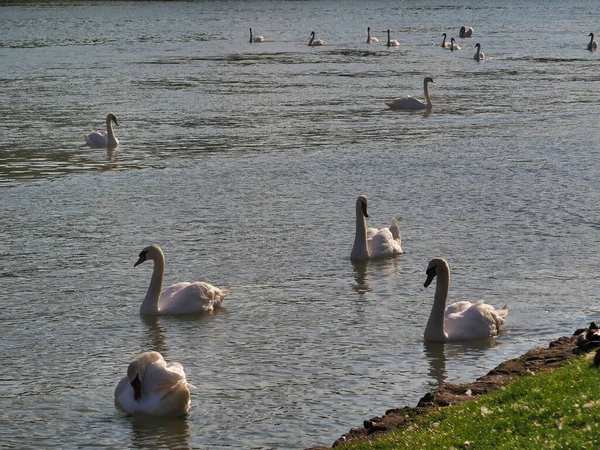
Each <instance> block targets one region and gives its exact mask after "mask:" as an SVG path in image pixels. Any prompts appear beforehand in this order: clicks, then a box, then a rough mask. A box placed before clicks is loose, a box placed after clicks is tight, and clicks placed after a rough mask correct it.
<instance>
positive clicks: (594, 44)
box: [587, 33, 598, 51]
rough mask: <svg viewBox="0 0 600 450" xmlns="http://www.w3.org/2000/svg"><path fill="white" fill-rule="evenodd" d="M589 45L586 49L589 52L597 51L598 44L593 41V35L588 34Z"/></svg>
mask: <svg viewBox="0 0 600 450" xmlns="http://www.w3.org/2000/svg"><path fill="white" fill-rule="evenodd" d="M589 37H590V43H589V44H588V47H587V49H588V50H590V51H594V50H598V43H597V42H596V41H595V40H594V33H590V34H589Z"/></svg>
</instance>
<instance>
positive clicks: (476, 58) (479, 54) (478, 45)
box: [473, 43, 485, 61]
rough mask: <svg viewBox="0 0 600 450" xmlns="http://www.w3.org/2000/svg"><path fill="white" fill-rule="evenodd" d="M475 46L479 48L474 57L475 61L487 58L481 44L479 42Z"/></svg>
mask: <svg viewBox="0 0 600 450" xmlns="http://www.w3.org/2000/svg"><path fill="white" fill-rule="evenodd" d="M475 47H476V48H477V52H476V53H475V56H473V59H474V60H475V61H481V60H482V59H485V55H484V54H483V52H482V51H481V45H480V44H479V43H477V44H475Z"/></svg>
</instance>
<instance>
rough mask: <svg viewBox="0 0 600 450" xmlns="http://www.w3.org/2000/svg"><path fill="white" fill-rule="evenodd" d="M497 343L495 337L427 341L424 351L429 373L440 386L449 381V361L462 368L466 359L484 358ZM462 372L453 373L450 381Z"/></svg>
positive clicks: (456, 378)
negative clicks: (477, 339) (457, 340)
mask: <svg viewBox="0 0 600 450" xmlns="http://www.w3.org/2000/svg"><path fill="white" fill-rule="evenodd" d="M496 345H498V343H497V342H496V339H494V338H489V339H484V340H481V341H466V342H425V343H424V352H425V357H426V358H427V362H428V363H429V373H428V374H429V376H430V377H431V378H433V379H434V380H435V382H436V387H438V386H440V385H441V384H443V383H446V382H447V381H448V374H447V367H446V366H447V363H448V364H452V363H453V362H456V364H457V368H460V367H462V366H464V363H465V362H466V361H477V360H479V359H482V358H483V357H485V355H486V354H487V351H488V350H489V349H490V348H492V347H495V346H496ZM462 372H463V371H461V370H459V371H457V373H456V374H452V375H451V376H450V381H456V380H458V378H459V376H460V375H461V374H462ZM470 381H473V380H470Z"/></svg>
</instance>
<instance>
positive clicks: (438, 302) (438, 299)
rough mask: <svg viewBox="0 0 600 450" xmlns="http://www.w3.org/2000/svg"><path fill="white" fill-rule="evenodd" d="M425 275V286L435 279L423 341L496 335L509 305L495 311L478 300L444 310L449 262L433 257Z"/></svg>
mask: <svg viewBox="0 0 600 450" xmlns="http://www.w3.org/2000/svg"><path fill="white" fill-rule="evenodd" d="M426 273H427V279H426V280H425V284H424V286H425V287H427V286H429V285H430V284H431V282H432V280H433V279H434V278H435V277H436V276H437V283H436V286H435V296H434V300H433V307H432V308H431V314H430V316H429V320H428V321H427V326H426V327H425V340H426V341H429V342H446V341H475V340H481V339H486V338H489V337H490V336H494V335H496V334H498V332H499V330H500V326H501V325H503V324H504V323H505V319H506V316H507V315H508V306H506V305H504V307H503V308H502V309H496V308H494V307H493V306H491V305H488V304H486V303H484V302H483V300H479V301H478V302H477V303H471V302H465V301H462V302H456V303H452V304H451V305H450V306H448V307H447V308H446V299H447V297H448V286H449V284H450V268H449V267H448V263H447V262H446V260H445V259H443V258H434V259H432V260H431V261H430V262H429V265H428V266H427V272H426Z"/></svg>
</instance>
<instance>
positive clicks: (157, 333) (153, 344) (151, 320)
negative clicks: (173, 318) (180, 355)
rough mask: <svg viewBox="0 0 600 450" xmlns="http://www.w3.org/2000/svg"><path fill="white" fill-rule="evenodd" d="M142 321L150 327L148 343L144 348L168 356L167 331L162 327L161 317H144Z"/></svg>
mask: <svg viewBox="0 0 600 450" xmlns="http://www.w3.org/2000/svg"><path fill="white" fill-rule="evenodd" d="M142 320H143V321H144V323H145V324H146V325H147V326H148V334H147V339H148V342H147V343H146V345H145V346H144V347H143V348H148V349H152V350H153V351H156V352H158V353H160V354H162V355H166V354H167V345H166V342H165V329H164V327H162V326H161V325H160V316H142Z"/></svg>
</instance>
